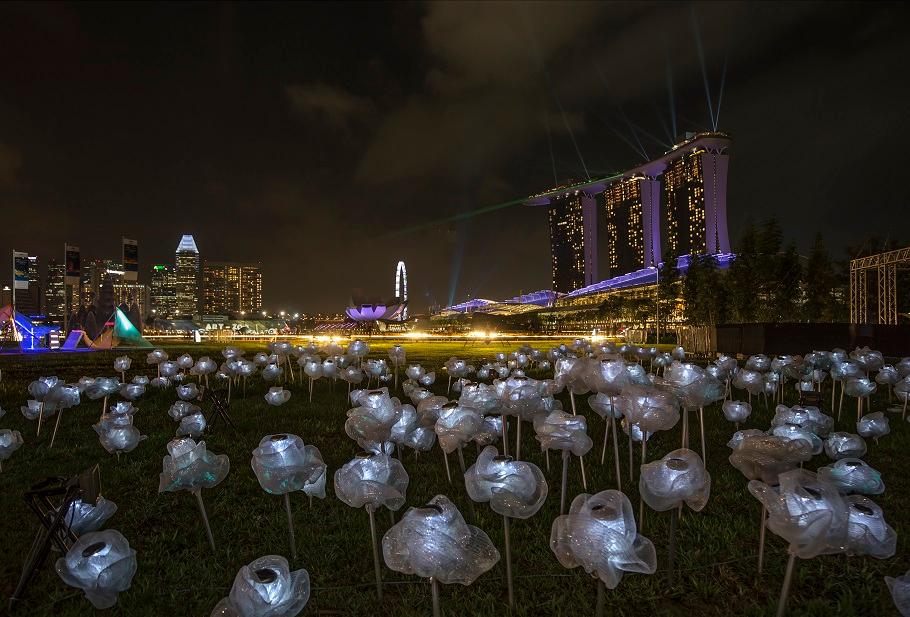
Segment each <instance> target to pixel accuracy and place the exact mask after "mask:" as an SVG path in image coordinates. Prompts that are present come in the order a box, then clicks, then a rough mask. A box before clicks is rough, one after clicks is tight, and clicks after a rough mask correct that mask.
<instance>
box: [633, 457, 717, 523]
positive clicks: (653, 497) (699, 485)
mask: <svg viewBox="0 0 910 617" xmlns="http://www.w3.org/2000/svg"><path fill="white" fill-rule="evenodd" d="M638 490H639V492H640V493H641V497H642V499H644V502H645V503H646V504H648V507H650V508H651V509H652V510H657V511H658V512H665V511H667V510H670V509H672V508H676V507H679V506H680V504H682V503H683V502H685V503H686V505H688V506H689V507H690V508H692V509H693V510H695V511H696V512H698V511H700V510H701V509H702V508H704V507H705V505H706V504H707V503H708V497H709V496H710V494H711V474H709V473H708V470H707V469H705V464H704V463H703V462H702V460H701V457H699V456H698V455H697V454H696V453H695V452H693V451H692V450H687V449H685V448H680V449H679V450H674V451H673V452H670V453H669V454H667V455H666V456H665V457H663V458H662V459H660V460H657V461H652V462H650V463H645V464H644V465H642V466H641V474H640V477H639V482H638Z"/></svg>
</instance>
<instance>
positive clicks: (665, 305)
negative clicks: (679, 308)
mask: <svg viewBox="0 0 910 617" xmlns="http://www.w3.org/2000/svg"><path fill="white" fill-rule="evenodd" d="M678 261H679V253H678V251H674V250H672V249H670V250H668V252H667V254H666V255H665V256H664V261H663V263H662V264H660V266H659V268H660V269H659V279H658V283H657V302H658V304H659V309H660V310H659V311H658V312H659V313H660V326H661V328H660V329H661V331H664V332H666V328H665V327H664V324H666V323H667V322H669V321H670V318H671V317H672V315H673V313H674V312H675V311H676V304H677V300H678V299H679V296H680V276H679V270H678V269H677V267H676V266H677V262H678ZM655 308H656V307H655ZM658 342H659V341H658Z"/></svg>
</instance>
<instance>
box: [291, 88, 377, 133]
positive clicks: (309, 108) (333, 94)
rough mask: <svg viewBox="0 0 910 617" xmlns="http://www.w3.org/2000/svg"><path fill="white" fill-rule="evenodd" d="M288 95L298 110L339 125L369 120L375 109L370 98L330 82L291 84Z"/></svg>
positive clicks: (308, 115) (306, 114)
mask: <svg viewBox="0 0 910 617" xmlns="http://www.w3.org/2000/svg"><path fill="white" fill-rule="evenodd" d="M287 95H288V99H289V100H290V103H291V106H292V107H293V109H294V110H295V111H297V112H299V113H301V114H303V115H304V116H307V117H309V118H315V119H318V120H327V121H328V122H330V123H332V124H334V125H337V126H348V125H349V124H350V123H351V122H365V121H368V120H369V119H370V118H371V117H372V115H373V112H374V108H373V103H372V101H370V99H368V98H366V97H360V96H354V95H353V94H351V93H349V92H346V91H345V90H343V89H342V88H338V87H334V86H329V85H327V84H311V85H307V86H288V87H287Z"/></svg>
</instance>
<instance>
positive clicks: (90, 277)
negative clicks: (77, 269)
mask: <svg viewBox="0 0 910 617" xmlns="http://www.w3.org/2000/svg"><path fill="white" fill-rule="evenodd" d="M105 281H108V282H110V283H111V285H114V284H116V283H120V282H122V281H123V265H122V264H121V263H120V262H119V261H116V260H113V259H92V260H90V261H88V262H83V265H82V280H81V281H80V283H81V294H80V296H81V297H80V301H81V303H82V306H92V305H93V304H95V302H96V301H97V300H98V295H99V294H100V293H101V286H102V285H103V284H104V282H105Z"/></svg>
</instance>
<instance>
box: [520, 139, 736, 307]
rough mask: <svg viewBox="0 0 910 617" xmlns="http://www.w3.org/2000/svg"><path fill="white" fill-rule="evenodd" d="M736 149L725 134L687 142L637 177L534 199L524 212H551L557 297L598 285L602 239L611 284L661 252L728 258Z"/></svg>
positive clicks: (656, 260) (652, 262)
mask: <svg viewBox="0 0 910 617" xmlns="http://www.w3.org/2000/svg"><path fill="white" fill-rule="evenodd" d="M731 143H732V140H731V139H730V137H729V136H728V135H726V134H724V133H699V134H689V135H687V137H686V139H685V140H684V141H682V142H681V143H678V144H676V145H675V146H673V148H672V149H670V150H669V151H668V152H666V153H664V155H663V156H661V157H659V158H656V159H654V160H652V161H648V162H647V163H644V164H643V165H640V166H638V167H636V168H634V169H630V170H628V171H626V172H623V173H621V174H617V175H615V176H609V177H605V178H598V179H595V180H591V181H588V182H581V183H575V184H571V185H567V186H560V187H557V188H554V189H550V190H548V191H546V192H544V193H539V194H537V195H533V196H531V197H529V198H528V199H527V201H526V202H525V203H526V204H527V205H531V206H540V205H546V206H548V207H549V221H550V249H551V259H552V264H553V290H554V291H559V292H568V291H572V290H574V289H577V288H579V287H586V286H588V285H591V284H593V283H595V282H598V281H599V280H600V278H599V277H598V267H597V266H598V262H599V261H601V260H600V259H599V256H598V252H597V247H598V240H597V235H598V232H599V233H600V236H601V239H600V246H601V247H602V250H603V251H604V256H603V257H604V258H605V259H603V260H602V263H601V264H600V265H601V266H606V267H608V268H609V270H610V272H609V274H608V276H610V277H615V276H620V275H623V274H628V273H630V272H635V271H637V270H642V269H645V268H650V267H652V266H656V265H657V264H660V263H661V260H662V256H663V253H664V250H662V249H670V250H671V251H673V252H674V253H675V254H677V255H686V254H690V253H705V252H707V253H713V254H716V253H729V252H730V240H729V238H728V237H727V201H726V195H727V168H728V166H729V159H730V156H729V153H728V148H729V147H730V144H731ZM597 202H600V205H598V206H596V207H595V203H597ZM598 210H599V212H598ZM598 217H599V218H600V222H599V223H598ZM662 238H663V239H664V240H665V242H664V244H663V246H662V245H661V239H662ZM603 274H605V275H606V274H607V273H603Z"/></svg>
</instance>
